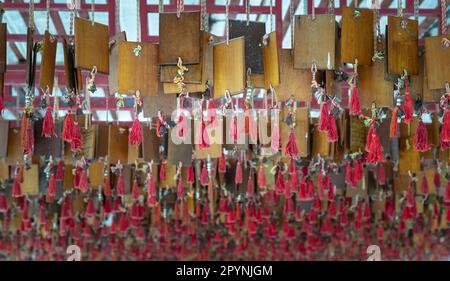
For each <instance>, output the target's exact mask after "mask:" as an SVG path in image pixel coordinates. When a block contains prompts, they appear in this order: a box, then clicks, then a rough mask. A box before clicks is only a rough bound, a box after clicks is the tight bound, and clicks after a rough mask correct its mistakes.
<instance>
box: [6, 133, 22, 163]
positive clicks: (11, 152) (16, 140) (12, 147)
mask: <svg viewBox="0 0 450 281" xmlns="http://www.w3.org/2000/svg"><path fill="white" fill-rule="evenodd" d="M18 161H23V149H22V145H21V142H20V128H11V127H10V128H9V132H8V155H7V158H6V162H7V163H8V164H9V165H16V163H17V162H18Z"/></svg>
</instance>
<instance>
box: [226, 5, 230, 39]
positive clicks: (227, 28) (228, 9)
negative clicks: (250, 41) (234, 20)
mask: <svg viewBox="0 0 450 281" xmlns="http://www.w3.org/2000/svg"><path fill="white" fill-rule="evenodd" d="M226 1H227V2H226V4H225V36H226V40H227V45H230V0H226Z"/></svg>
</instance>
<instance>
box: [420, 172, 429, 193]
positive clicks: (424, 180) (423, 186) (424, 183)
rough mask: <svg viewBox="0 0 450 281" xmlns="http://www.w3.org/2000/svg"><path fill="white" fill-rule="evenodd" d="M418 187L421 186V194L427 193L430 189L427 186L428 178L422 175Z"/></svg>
mask: <svg viewBox="0 0 450 281" xmlns="http://www.w3.org/2000/svg"><path fill="white" fill-rule="evenodd" d="M420 188H421V192H422V194H426V195H428V192H429V190H430V189H429V188H428V180H427V177H426V176H425V175H424V176H423V177H422V183H421V185H420Z"/></svg>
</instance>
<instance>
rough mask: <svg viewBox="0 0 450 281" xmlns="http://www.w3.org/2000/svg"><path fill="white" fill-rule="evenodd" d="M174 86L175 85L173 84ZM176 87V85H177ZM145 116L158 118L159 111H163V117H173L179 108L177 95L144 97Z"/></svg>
mask: <svg viewBox="0 0 450 281" xmlns="http://www.w3.org/2000/svg"><path fill="white" fill-rule="evenodd" d="M172 85H173V84H172ZM175 87H176V85H175ZM143 99H144V110H143V111H144V116H145V117H152V118H153V117H156V116H158V111H161V113H162V114H163V115H169V116H170V115H171V114H172V112H173V111H174V110H175V109H176V108H177V96H176V95H164V94H163V95H157V96H148V97H144V98H143Z"/></svg>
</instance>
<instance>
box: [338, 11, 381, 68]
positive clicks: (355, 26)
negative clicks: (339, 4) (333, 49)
mask: <svg viewBox="0 0 450 281" xmlns="http://www.w3.org/2000/svg"><path fill="white" fill-rule="evenodd" d="M358 10H359V11H360V13H361V15H360V16H359V17H358V18H355V17H354V11H355V9H354V8H349V7H343V8H342V33H341V34H342V35H341V60H342V62H345V63H354V62H355V60H356V59H358V64H359V65H371V64H372V56H373V40H374V38H373V37H374V36H373V16H374V15H373V11H372V10H369V9H358Z"/></svg>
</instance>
